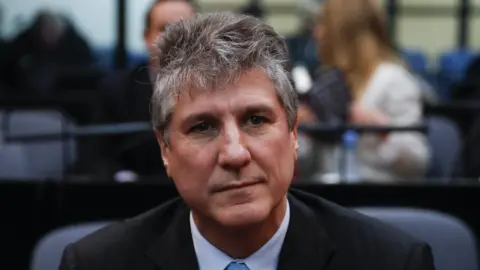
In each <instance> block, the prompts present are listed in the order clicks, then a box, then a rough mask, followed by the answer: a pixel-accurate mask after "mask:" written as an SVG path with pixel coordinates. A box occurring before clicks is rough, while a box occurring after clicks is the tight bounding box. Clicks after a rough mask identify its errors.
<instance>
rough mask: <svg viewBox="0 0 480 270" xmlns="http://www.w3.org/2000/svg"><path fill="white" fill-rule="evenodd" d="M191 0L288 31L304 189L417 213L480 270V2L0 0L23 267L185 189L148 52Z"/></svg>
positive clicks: (0, 89) (15, 234) (11, 206)
mask: <svg viewBox="0 0 480 270" xmlns="http://www.w3.org/2000/svg"><path fill="white" fill-rule="evenodd" d="M167 2H169V3H170V2H176V3H177V4H178V2H182V3H183V5H184V6H177V7H175V8H174V7H169V6H168V4H166V3H167ZM350 4H351V5H350ZM347 6H348V8H347ZM170 8H171V9H170ZM172 10H173V11H172ZM194 11H195V12H200V13H206V12H213V11H231V12H236V13H246V14H251V15H253V16H256V17H259V18H261V19H262V20H265V21H266V22H267V23H268V24H270V25H271V26H272V27H274V28H275V29H276V30H277V31H278V32H279V33H280V34H281V35H283V36H284V37H285V41H286V45H287V47H288V50H289V53H290V60H291V61H290V67H291V74H292V82H293V84H294V86H295V89H296V90H297V91H298V93H299V97H300V100H301V107H300V111H299V118H300V124H301V125H300V150H299V151H300V160H299V163H298V166H297V171H296V176H295V180H294V185H295V186H297V187H299V188H303V189H306V190H308V191H311V192H314V193H317V194H319V195H322V196H324V197H326V198H329V199H331V200H333V201H335V202H338V203H340V204H343V205H346V206H351V207H370V208H373V209H374V210H372V211H373V212H369V211H366V212H367V213H373V214H372V215H375V216H377V217H380V218H382V217H383V216H382V213H385V212H382V211H383V210H384V209H387V211H386V212H387V213H388V215H395V213H397V212H395V211H396V210H399V209H401V211H406V212H401V213H402V214H399V215H401V216H402V218H400V219H402V220H404V219H403V218H405V215H403V214H405V213H407V214H406V216H407V217H406V219H407V220H415V222H417V223H421V224H417V223H415V222H414V223H415V224H414V225H412V227H414V229H413V230H414V231H415V232H416V233H418V234H419V235H425V234H426V231H429V232H431V233H432V234H434V236H432V238H433V239H440V238H441V240H442V241H443V242H442V241H440V242H441V243H440V244H439V245H440V248H438V247H434V251H435V250H437V251H439V250H442V249H445V250H450V251H449V252H448V253H449V255H448V256H447V255H439V258H440V257H441V258H443V261H442V260H441V261H437V262H436V263H437V267H438V269H445V270H448V269H464V270H469V269H472V270H473V269H480V267H479V266H478V262H477V257H478V251H477V248H476V245H477V244H476V242H477V239H480V238H479V236H480V214H479V213H480V211H478V207H479V206H480V186H479V184H480V148H479V147H480V58H479V56H480V55H479V51H480V0H371V1H368V0H352V2H347V1H342V0H325V1H324V0H197V1H168V0H166V1H157V2H155V1H153V0H101V1H93V0H82V1H80V0H16V1H10V0H0V202H1V204H0V205H2V207H0V209H1V211H2V213H3V212H4V213H3V215H2V219H1V221H0V226H1V228H0V239H1V241H0V249H1V250H2V251H3V249H5V252H2V253H1V254H4V255H5V254H7V256H6V257H5V258H4V260H6V261H9V262H11V263H12V264H13V265H17V266H18V267H14V268H13V269H32V270H40V269H56V268H50V267H51V266H52V264H51V263H52V261H55V260H56V258H57V257H56V256H58V253H59V250H60V247H61V246H62V244H61V243H60V242H62V241H67V240H68V241H70V240H71V241H73V240H72V238H68V237H66V238H62V240H61V241H60V240H58V239H57V240H58V241H59V242H58V241H57V240H55V241H57V242H55V243H56V244H52V243H51V242H48V241H47V240H45V238H44V237H45V235H46V234H47V233H49V232H52V231H53V230H55V229H59V228H62V227H64V226H71V225H72V224H85V223H88V224H89V225H88V226H90V225H91V222H100V223H94V226H93V227H88V228H91V229H92V228H97V227H98V226H100V225H102V224H104V222H109V221H112V220H118V219H122V218H126V217H128V216H131V215H134V214H137V213H140V212H142V211H144V210H146V209H148V208H149V207H152V206H154V205H157V204H159V203H161V202H163V201H166V200H168V199H170V198H172V197H173V196H175V195H176V191H175V188H174V187H173V186H172V184H171V182H170V180H169V179H168V178H167V177H166V175H165V171H164V168H163V167H162V162H161V159H160V152H159V148H158V146H157V144H156V141H155V139H154V136H153V134H152V131H151V125H150V123H149V121H150V114H149V107H148V106H149V105H148V104H149V103H148V102H149V98H150V96H151V93H152V89H153V86H152V82H151V80H150V76H151V75H150V73H149V71H148V67H149V65H151V63H149V60H148V55H149V51H151V50H152V47H153V46H152V44H153V42H154V41H155V39H156V37H158V35H159V34H161V33H162V31H163V29H164V28H165V26H166V25H167V24H168V23H169V22H172V21H176V20H178V19H180V18H182V17H188V16H191V14H193V12H194ZM344 25H347V27H340V26H344ZM350 40H351V44H349V46H347V45H346V44H347V43H349V42H348V41H350ZM342 59H343V60H342ZM345 59H347V60H345ZM350 62H351V63H350ZM375 93H377V94H375ZM379 93H380V94H379ZM367 94H368V95H367ZM382 119H387V120H382ZM375 209H376V210H375ZM378 209H383V210H382V211H380V210H379V211H377V210H378ZM419 209H422V211H423V210H425V211H427V210H428V211H433V212H428V213H426V215H427V216H428V215H437V214H438V215H440V216H441V218H445V219H448V222H451V221H452V220H453V221H452V222H454V223H455V224H456V225H458V226H457V227H455V226H454V227H455V228H457V229H458V230H460V231H461V232H458V231H455V229H452V228H451V227H449V228H446V227H442V225H441V224H442V222H444V220H441V219H440V220H439V221H435V222H434V223H433V224H432V223H428V225H427V223H422V222H420V221H419V220H422V218H418V217H417V216H416V215H417V214H419V212H418V211H420V210H419ZM392 213H393V214H392ZM411 213H415V214H414V215H413V214H411ZM422 213H423V212H422ZM432 213H433V214H432ZM413 216H415V218H411V217H413ZM409 217H410V218H411V219H409ZM427 219H428V218H427ZM430 221H431V219H430ZM392 222H394V221H392ZM402 222H403V221H402ZM412 222H413V221H412ZM448 222H447V223H448ZM400 223H401V222H400ZM407 223H408V222H407ZM449 224H450V223H449ZM437 225H438V226H439V227H438V229H436V230H434V229H432V228H431V226H437ZM79 226H80V225H79ZM96 226H97V227H96ZM426 226H427V227H428V228H426ZM447 227H448V226H447ZM69 228H71V227H69ZM75 228H77V227H75ZM82 228H83V227H82ZM419 228H420V229H419ZM60 230H61V229H60ZM92 230H93V229H92ZM422 230H423V231H422ZM87 231H88V230H87ZM82 232H83V233H85V232H86V231H82ZM415 232H414V234H415ZM61 233H65V231H62V232H61ZM457 233H459V235H460V236H459V235H457ZM81 234H82V233H77V234H76V236H75V237H80V235H81ZM441 235H443V236H441ZM448 236H451V237H448ZM62 237H64V236H62ZM442 237H443V238H442ZM462 237H463V238H462ZM444 238H445V239H444ZM65 239H67V240H65ZM39 241H40V242H39ZM42 241H47V242H42ZM42 243H43V244H44V245H43V246H42V245H41V244H42ZM45 243H46V244H45ZM59 243H60V244H59ZM62 243H63V242H62ZM45 245H47V246H48V247H45ZM435 245H436V244H435ZM439 252H440V251H439ZM452 254H453V255H452ZM457 255H458V256H459V257H455V256H457ZM2 257H3V256H2ZM459 260H460V261H462V262H464V263H465V266H463V267H460V266H458V265H455V264H452V262H454V261H455V262H457V261H459ZM449 262H450V264H449ZM49 263H50V264H49ZM449 267H456V268H449ZM0 268H1V267H0Z"/></svg>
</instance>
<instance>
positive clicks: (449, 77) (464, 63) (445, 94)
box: [437, 48, 477, 100]
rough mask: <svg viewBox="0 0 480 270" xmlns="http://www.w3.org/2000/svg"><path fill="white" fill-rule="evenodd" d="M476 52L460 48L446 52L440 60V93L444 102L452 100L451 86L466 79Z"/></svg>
mask: <svg viewBox="0 0 480 270" xmlns="http://www.w3.org/2000/svg"><path fill="white" fill-rule="evenodd" d="M476 55H477V54H476V52H474V51H473V50H470V49H468V48H458V49H454V50H450V51H446V52H444V53H443V54H442V55H441V56H440V57H439V60H438V65H439V67H438V68H439V70H438V82H437V83H438V87H439V89H438V91H439V92H440V93H439V94H440V96H441V97H442V99H444V100H448V99H449V98H450V94H451V93H450V91H451V86H452V85H453V84H454V83H457V82H460V81H461V80H463V79H464V78H465V77H466V73H467V68H468V66H469V65H470V63H471V62H472V61H473V60H474V59H475V57H476Z"/></svg>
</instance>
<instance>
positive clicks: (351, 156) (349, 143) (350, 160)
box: [340, 130, 360, 183]
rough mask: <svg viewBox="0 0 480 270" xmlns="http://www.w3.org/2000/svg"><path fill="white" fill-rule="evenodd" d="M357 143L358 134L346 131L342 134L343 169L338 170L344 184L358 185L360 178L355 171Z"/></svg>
mask: <svg viewBox="0 0 480 270" xmlns="http://www.w3.org/2000/svg"><path fill="white" fill-rule="evenodd" d="M357 143H358V133H357V132H355V131H353V130H348V131H347V132H345V133H344V134H343V151H344V155H343V164H340V165H341V166H342V167H343V168H342V169H341V170H340V172H341V175H342V180H343V181H345V182H346V183H358V182H360V177H359V175H358V171H357Z"/></svg>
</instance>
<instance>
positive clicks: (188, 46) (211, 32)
mask: <svg viewBox="0 0 480 270" xmlns="http://www.w3.org/2000/svg"><path fill="white" fill-rule="evenodd" d="M157 46H158V51H159V53H158V57H155V58H154V60H155V65H156V66H157V68H158V70H157V80H156V83H155V89H154V93H153V97H152V102H151V112H152V123H153V126H154V127H155V128H156V129H157V130H158V131H159V132H162V133H163V136H164V140H165V142H166V143H168V128H169V124H170V119H171V115H172V113H173V110H174V107H175V104H176V101H177V97H178V96H179V95H180V93H181V91H183V90H184V89H187V90H194V89H195V90H198V89H201V90H205V91H214V90H216V89H221V88H222V87H225V86H227V85H232V84H234V83H235V82H236V81H237V80H238V79H239V77H240V76H241V75H242V74H243V73H244V72H246V71H248V70H251V69H254V68H261V69H263V70H264V71H265V73H266V74H267V76H268V77H269V78H270V80H271V81H272V83H273V84H274V86H275V88H276V91H277V97H278V100H279V102H280V103H281V104H282V106H283V107H284V109H285V111H286V115H287V122H288V125H289V128H290V129H291V130H292V129H293V127H294V124H295V119H296V116H297V115H296V114H297V108H298V98H297V94H296V92H295V91H294V89H293V87H292V85H291V81H290V77H289V74H288V72H287V65H288V51H287V48H286V45H285V41H284V40H283V38H282V37H280V36H279V34H277V33H276V32H275V30H274V29H273V28H272V27H271V26H268V25H266V24H265V23H264V22H262V21H261V20H259V19H256V18H254V17H251V16H247V15H236V14H232V13H212V14H207V15H198V16H196V17H195V18H192V19H187V20H182V21H180V22H177V23H174V24H171V25H169V26H168V27H167V28H166V30H165V32H164V34H163V35H162V38H161V39H160V40H159V41H158V43H157Z"/></svg>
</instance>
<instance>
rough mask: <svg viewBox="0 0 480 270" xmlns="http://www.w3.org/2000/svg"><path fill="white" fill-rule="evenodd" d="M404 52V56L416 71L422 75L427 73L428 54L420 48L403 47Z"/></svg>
mask: <svg viewBox="0 0 480 270" xmlns="http://www.w3.org/2000/svg"><path fill="white" fill-rule="evenodd" d="M402 54H403V58H404V59H405V61H406V62H407V64H408V65H409V67H410V69H411V70H412V71H413V72H414V73H416V74H418V75H420V76H426V75H427V73H428V70H427V69H428V68H427V66H428V64H427V55H426V54H425V53H424V52H423V51H421V50H418V49H412V48H405V49H403V51H402Z"/></svg>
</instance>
